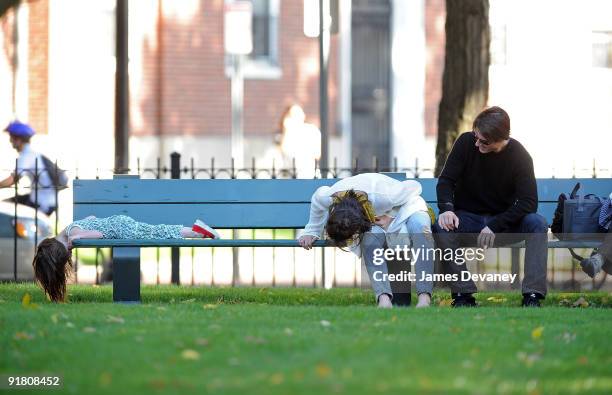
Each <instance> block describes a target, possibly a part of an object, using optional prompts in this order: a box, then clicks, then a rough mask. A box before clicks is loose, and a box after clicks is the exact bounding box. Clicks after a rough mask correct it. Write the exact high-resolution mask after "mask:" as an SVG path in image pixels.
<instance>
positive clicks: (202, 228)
mask: <svg viewBox="0 0 612 395" xmlns="http://www.w3.org/2000/svg"><path fill="white" fill-rule="evenodd" d="M191 230H193V231H194V232H196V233H199V234H201V235H202V236H203V237H204V238H205V239H220V238H221V236H220V235H219V233H217V231H216V230H214V229H213V228H211V227H210V226H208V225H206V224H205V223H204V222H202V221H200V220H199V219H196V222H195V224H193V226H192V227H191Z"/></svg>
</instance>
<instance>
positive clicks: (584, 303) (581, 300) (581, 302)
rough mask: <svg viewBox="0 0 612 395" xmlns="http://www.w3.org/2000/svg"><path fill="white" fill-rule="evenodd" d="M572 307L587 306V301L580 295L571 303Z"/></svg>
mask: <svg viewBox="0 0 612 395" xmlns="http://www.w3.org/2000/svg"><path fill="white" fill-rule="evenodd" d="M572 307H589V302H587V301H586V299H585V298H583V297H582V296H581V297H579V298H578V300H576V301H575V302H574V303H573V304H572Z"/></svg>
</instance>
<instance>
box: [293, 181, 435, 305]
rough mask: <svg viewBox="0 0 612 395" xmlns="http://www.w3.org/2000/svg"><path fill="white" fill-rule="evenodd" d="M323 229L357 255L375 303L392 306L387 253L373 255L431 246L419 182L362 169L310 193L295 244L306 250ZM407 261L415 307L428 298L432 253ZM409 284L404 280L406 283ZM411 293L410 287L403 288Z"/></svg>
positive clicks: (431, 282) (428, 302)
mask: <svg viewBox="0 0 612 395" xmlns="http://www.w3.org/2000/svg"><path fill="white" fill-rule="evenodd" d="M324 228H325V230H326V232H327V235H328V236H329V238H330V239H332V240H333V241H334V243H335V244H336V246H338V247H341V248H342V247H348V248H349V249H350V250H351V251H353V252H354V253H355V254H357V255H358V256H362V258H363V261H364V264H365V267H366V269H367V271H368V275H369V277H370V282H371V283H372V287H373V289H374V293H375V294H376V298H377V302H378V306H379V307H383V308H389V307H392V303H391V300H392V298H393V292H392V290H391V285H390V282H389V280H390V279H391V276H389V273H388V268H387V265H386V264H387V262H386V259H385V260H384V262H382V263H381V262H380V261H381V260H383V259H377V258H380V256H379V257H377V256H376V255H377V253H380V252H382V251H383V250H385V249H394V248H395V247H396V246H399V247H400V248H402V247H404V246H406V245H409V244H412V246H413V247H414V248H415V249H418V248H421V249H424V248H433V247H434V244H433V243H434V242H433V237H432V234H431V218H430V216H429V213H428V208H427V204H426V203H425V200H423V198H422V197H421V184H419V183H418V182H416V181H413V180H407V181H403V182H402V181H398V180H395V179H393V178H391V177H388V176H386V175H384V174H378V173H366V174H359V175H357V176H353V177H348V178H345V179H343V180H340V181H338V182H336V183H335V184H334V185H332V186H331V187H328V186H323V187H320V188H319V189H317V190H316V191H315V193H314V195H313V196H312V199H311V205H310V220H309V221H308V224H307V225H306V228H305V229H304V233H303V234H302V236H301V237H300V238H299V239H298V242H299V244H300V245H301V246H302V247H304V248H305V249H307V250H309V249H310V248H312V245H313V243H314V241H315V240H316V239H319V238H321V237H322V234H323V229H324ZM414 260H415V261H416V262H410V261H408V262H407V266H405V269H406V272H408V271H410V265H411V264H414V265H415V267H416V277H415V279H416V291H417V294H418V295H419V300H418V303H417V307H427V306H429V305H430V303H431V293H432V290H433V280H432V279H431V275H432V274H433V270H434V262H433V258H431V259H430V258H427V259H414ZM408 284H409V283H408ZM403 293H410V289H406V290H403Z"/></svg>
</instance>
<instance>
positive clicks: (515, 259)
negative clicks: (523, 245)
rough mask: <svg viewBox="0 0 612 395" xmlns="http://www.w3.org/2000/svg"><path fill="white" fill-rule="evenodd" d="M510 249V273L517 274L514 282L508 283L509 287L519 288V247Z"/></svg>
mask: <svg viewBox="0 0 612 395" xmlns="http://www.w3.org/2000/svg"><path fill="white" fill-rule="evenodd" d="M511 251H512V252H511V262H512V263H511V268H510V272H511V273H512V274H516V275H517V276H516V278H517V280H515V281H514V282H513V283H512V284H511V285H510V287H511V288H512V289H520V288H521V281H520V278H521V275H520V274H521V273H520V271H521V269H520V267H521V266H520V262H519V259H520V257H521V249H520V248H512V250H511Z"/></svg>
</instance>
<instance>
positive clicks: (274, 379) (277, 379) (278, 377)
mask: <svg viewBox="0 0 612 395" xmlns="http://www.w3.org/2000/svg"><path fill="white" fill-rule="evenodd" d="M284 380H285V376H283V374H282V373H274V374H273V375H272V376H270V384H272V385H279V384H282V383H283V381H284Z"/></svg>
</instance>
